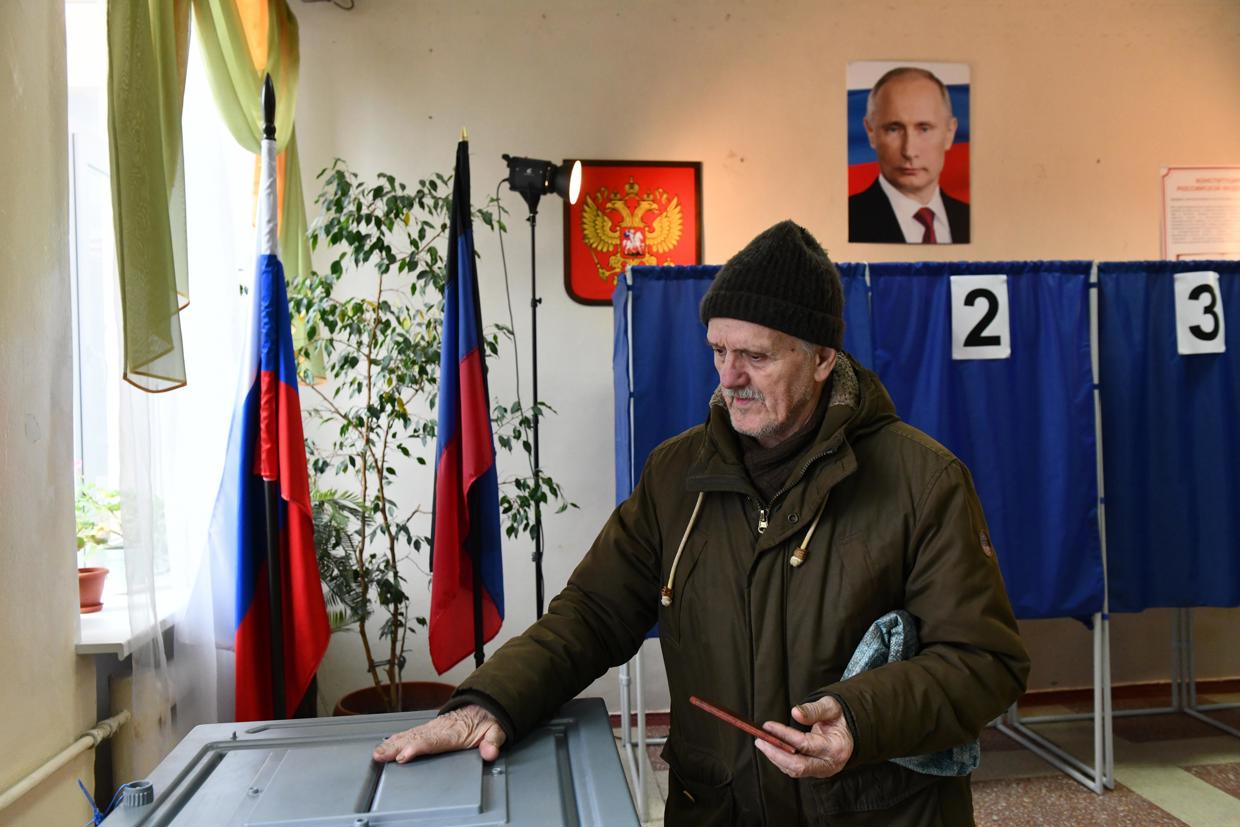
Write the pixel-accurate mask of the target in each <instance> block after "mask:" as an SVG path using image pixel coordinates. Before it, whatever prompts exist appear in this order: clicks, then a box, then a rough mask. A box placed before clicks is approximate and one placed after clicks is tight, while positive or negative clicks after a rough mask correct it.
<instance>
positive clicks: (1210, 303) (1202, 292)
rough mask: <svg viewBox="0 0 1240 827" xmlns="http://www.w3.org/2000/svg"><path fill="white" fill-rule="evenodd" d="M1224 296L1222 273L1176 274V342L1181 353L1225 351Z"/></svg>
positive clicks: (1189, 354) (1177, 350)
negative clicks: (1220, 286)
mask: <svg viewBox="0 0 1240 827" xmlns="http://www.w3.org/2000/svg"><path fill="white" fill-rule="evenodd" d="M1225 340H1226V335H1225V330H1224V327H1223V297H1222V296H1221V295H1220V294H1219V291H1218V273H1215V272H1211V271H1208V270H1207V271H1200V272H1195V273H1176V274H1175V345H1176V352H1177V353H1179V354H1180V355H1181V356H1195V355H1197V354H1199V353H1225V352H1226V351H1227V348H1226V345H1225Z"/></svg>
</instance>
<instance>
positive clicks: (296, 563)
mask: <svg viewBox="0 0 1240 827" xmlns="http://www.w3.org/2000/svg"><path fill="white" fill-rule="evenodd" d="M275 158H276V149H275V141H273V140H270V139H267V140H264V141H263V142H262V178H261V183H260V191H259V199H258V268H257V272H256V274H255V284H254V287H253V289H252V290H251V295H252V297H253V317H252V320H251V332H250V336H249V349H248V355H247V361H246V362H245V365H246V366H247V367H246V371H247V375H246V377H245V378H244V380H243V382H242V383H241V385H240V388H239V394H238V396H239V397H240V398H239V399H238V405H237V409H236V412H235V413H234V416H233V423H232V429H231V432H230V434H229V444H228V455H227V459H226V461H225V467H224V478H223V481H222V482H221V484H220V493H219V496H218V497H217V499H216V505H215V513H214V515H213V517H212V523H213V530H214V529H217V528H218V529H220V530H221V531H220V533H221V534H223V537H224V541H223V544H222V545H223V546H224V548H223V549H222V550H219V551H220V552H221V553H217V554H216V555H215V558H214V561H213V574H212V577H213V580H214V583H215V586H214V589H215V595H216V611H215V616H216V619H217V623H216V644H217V646H219V647H220V648H223V649H233V650H234V651H235V653H236V663H235V666H236V672H235V703H236V706H235V719H236V720H238V721H257V720H265V719H269V718H272V717H274V709H273V704H272V689H271V685H272V681H271V679H272V669H271V624H270V611H269V605H270V603H269V599H268V570H267V514H266V500H265V491H264V481H267V480H270V481H275V482H276V483H277V484H278V490H279V496H278V498H277V509H276V510H277V515H278V521H277V527H278V531H277V537H278V552H279V557H280V559H281V569H282V571H281V573H280V583H281V593H282V598H281V603H282V609H283V613H282V626H283V628H282V630H281V633H282V635H283V649H284V697H285V702H284V708H285V711H286V713H291V712H292V710H294V709H295V708H296V707H297V705H298V703H299V702H300V701H301V699H302V696H303V695H305V692H306V689H307V688H308V687H309V685H310V680H311V678H312V677H313V676H314V672H315V670H316V669H318V666H319V662H320V661H321V660H322V659H323V654H324V653H325V652H326V651H327V642H328V637H329V635H330V634H331V629H330V626H329V624H328V621H327V609H326V607H325V605H324V602H323V588H322V585H321V583H320V580H319V568H318V562H317V560H316V558H315V550H314V527H313V522H312V520H311V512H310V486H309V482H308V479H307V474H306V448H305V441H304V439H303V437H302V427H301V402H300V400H299V398H298V393H297V369H296V362H295V360H294V355H293V336H292V330H291V328H290V324H289V309H288V294H287V292H286V291H285V284H284V267H283V265H281V264H280V259H279V257H278V255H277V253H278V241H277V233H276V221H277V214H276V193H275V180H276V174H275ZM228 618H231V623H227V622H226V619H228Z"/></svg>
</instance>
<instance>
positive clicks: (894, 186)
mask: <svg viewBox="0 0 1240 827" xmlns="http://www.w3.org/2000/svg"><path fill="white" fill-rule="evenodd" d="M847 86H848V96H847V97H848V240H849V241H850V242H853V243H861V244H968V243H969V241H970V235H971V227H970V208H969V66H968V64H967V63H933V62H925V61H899V60H858V61H853V62H851V63H849V64H848V74H847Z"/></svg>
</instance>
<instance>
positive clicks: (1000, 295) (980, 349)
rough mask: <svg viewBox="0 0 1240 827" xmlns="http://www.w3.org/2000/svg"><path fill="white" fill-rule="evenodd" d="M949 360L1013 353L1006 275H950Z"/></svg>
mask: <svg viewBox="0 0 1240 827" xmlns="http://www.w3.org/2000/svg"><path fill="white" fill-rule="evenodd" d="M951 290H952V359H1007V358H1009V357H1011V355H1012V326H1011V323H1010V321H1009V314H1008V289H1007V276H952V277H951Z"/></svg>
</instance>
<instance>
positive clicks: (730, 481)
mask: <svg viewBox="0 0 1240 827" xmlns="http://www.w3.org/2000/svg"><path fill="white" fill-rule="evenodd" d="M831 388H832V395H831V400H830V404H829V407H828V408H827V412H826V415H825V416H824V418H823V424H822V427H821V429H820V430H819V433H818V436H817V437H816V439H815V440H814V442H813V443H812V444H811V446H810V448H809V449H808V450H807V451H806V453H805V455H804V458H803V459H802V460H800V461H798V463H797V465H796V469H795V471H794V472H793V475H792V477H791V478H790V479H789V481H788V483H787V484H786V485H785V486H784V487H783V489H781V491H780V492H779V493H777V494H776V495H775V496H774V497H773V498H772V500H771V501H770V502H769V503H768V502H762V501H761V499H760V495H759V494H758V493H757V492H756V491H755V490H754V488H753V486H752V484H751V483H750V482H749V479H748V476H747V475H746V473H745V470H744V466H743V464H742V457H741V447H740V445H739V442H738V439H737V437H736V434H735V432H733V430H732V428H731V425H730V423H729V419H728V415H727V411H726V410H725V409H724V408H723V407H722V404H721V403H718V402H716V403H713V404H712V405H711V407H710V413H709V417H708V419H707V421H706V423H705V425H703V426H699V427H696V428H693V429H691V430H689V431H686V432H685V433H683V434H681V435H679V436H677V437H675V438H673V439H670V440H668V441H667V442H665V443H663V444H662V445H660V446H659V447H658V448H657V449H655V450H654V451H653V452H652V453H651V455H650V458H649V459H648V461H647V462H646V466H645V469H644V471H643V473H642V478H641V481H640V482H639V484H638V486H637V488H636V490H635V491H634V492H633V494H632V496H630V497H629V498H628V500H626V501H625V502H624V503H623V504H622V505H620V506H619V507H618V508H617V509H616V510H615V512H614V513H613V514H612V515H611V518H610V519H609V520H608V522H607V524H606V525H605V526H604V528H603V530H602V532H601V533H600V534H599V536H598V539H597V540H595V542H594V545H593V546H592V547H591V549H590V551H589V553H588V554H587V555H586V556H585V558H584V559H583V560H582V561H581V564H580V565H579V566H578V567H577V569H576V571H574V572H573V575H572V576H571V577H570V578H569V581H568V585H567V586H566V587H565V588H564V590H563V591H562V592H561V593H560V594H559V596H557V597H556V598H555V599H554V600H553V601H552V602H551V604H550V606H549V607H548V611H547V614H546V615H545V616H544V617H543V618H542V619H541V620H539V621H538V622H537V623H535V624H534V625H533V626H531V627H530V629H529V630H528V631H526V632H525V633H524V634H523V635H521V636H520V637H518V638H515V639H513V640H511V641H509V642H508V643H507V644H505V645H504V646H503V647H502V648H501V649H500V650H499V651H498V652H496V653H495V655H494V657H492V658H491V660H490V661H489V662H488V663H486V664H485V665H484V666H483V667H482V668H480V669H479V670H477V671H476V672H475V673H474V674H473V675H472V676H470V677H469V678H468V679H467V680H466V681H465V682H464V683H463V684H462V686H461V689H460V690H459V693H460V695H461V698H460V700H462V701H464V700H466V699H468V698H469V697H470V695H471V694H473V693H482V695H484V696H486V697H487V698H488V699H491V700H492V701H493V702H494V705H498V706H499V707H500V708H501V709H502V711H503V713H505V714H504V715H502V716H501V717H502V718H506V719H507V720H506V721H505V724H506V726H507V727H509V728H511V730H512V732H511V733H510V734H511V735H513V736H515V737H517V738H519V737H521V736H522V735H523V734H525V733H526V732H529V731H530V730H531V729H532V728H533V727H534V726H535V725H537V724H538V723H539V722H540V721H541V720H543V719H545V718H546V717H547V716H549V715H550V714H552V713H553V712H554V711H555V710H556V709H557V708H558V707H559V706H560V705H561V704H562V703H563V702H564V701H566V700H568V699H569V698H572V697H573V696H574V695H576V694H577V693H578V692H580V691H581V690H582V689H584V688H585V687H586V686H587V685H588V684H589V683H590V682H591V681H593V680H594V679H596V678H598V677H599V676H600V675H602V674H603V673H604V672H605V671H606V670H607V669H608V668H609V667H612V666H616V665H619V664H622V663H625V662H626V661H628V660H629V659H630V658H631V657H632V656H633V655H634V653H635V652H636V651H637V649H638V646H639V645H640V644H641V642H642V639H643V637H644V635H645V634H646V632H647V630H649V629H650V628H651V626H652V625H653V624H654V623H655V622H656V621H657V622H658V623H659V629H660V639H661V642H662V647H663V657H664V662H665V664H666V669H667V679H668V688H669V690H670V693H671V734H670V735H669V737H668V742H667V746H666V748H665V750H664V756H665V758H666V760H667V762H668V764H669V765H670V767H671V773H670V778H669V788H670V789H669V798H668V802H667V811H666V815H665V820H666V823H667V824H668V825H669V827H676V826H677V825H707V824H710V825H714V824H720V825H725V824H738V825H751V824H752V825H760V824H761V825H771V827H779V826H780V825H793V824H821V825H882V827H897V826H898V825H906V824H907V825H940V824H942V825H967V824H972V823H973V817H972V803H971V798H970V794H969V780H968V778H967V777H961V778H938V777H934V776H928V775H920V774H918V773H915V772H912V771H911V770H907V769H905V768H903V767H900V766H898V765H896V764H893V763H891V762H889V761H888V760H887V759H889V758H893V757H899V756H907V755H918V754H923V753H930V752H936V751H938V750H942V749H945V748H949V747H952V746H955V745H958V744H963V743H966V742H968V741H970V740H972V739H974V738H976V737H977V735H978V733H979V732H980V731H981V729H982V728H983V727H984V726H985V725H986V723H987V722H988V721H990V720H991V719H993V718H994V717H996V716H997V715H999V714H1000V713H1001V712H1003V711H1004V710H1005V709H1006V708H1007V707H1008V705H1010V704H1011V703H1012V702H1013V701H1014V700H1016V698H1017V697H1018V696H1019V695H1020V693H1021V692H1022V691H1023V689H1024V686H1025V679H1026V676H1027V673H1028V668H1029V661H1028V657H1027V655H1026V654H1025V650H1024V647H1023V646H1022V645H1021V641H1020V638H1019V636H1018V634H1017V630H1016V623H1015V621H1014V619H1013V617H1012V609H1011V606H1010V604H1009V602H1008V599H1007V595H1006V593H1005V592H1004V588H1003V581H1002V579H1001V576H1000V573H999V566H998V564H997V561H996V559H995V557H994V550H993V549H992V547H991V544H990V541H989V539H988V534H987V528H986V522H985V519H984V517H983V516H982V509H981V506H980V504H979V502H978V499H977V495H976V493H975V491H974V489H973V483H972V480H971V478H970V476H969V473H968V471H967V470H966V469H965V468H964V466H963V465H961V463H960V462H959V461H958V460H957V459H956V458H955V457H953V456H952V455H951V454H950V453H949V452H948V451H947V450H946V449H945V448H943V447H942V446H941V445H939V444H938V443H936V442H935V441H934V440H932V439H930V438H929V437H928V436H926V435H925V434H923V433H921V432H919V431H917V430H916V429H914V428H912V427H910V426H908V425H906V424H904V423H903V422H901V421H900V420H899V419H898V418H897V417H896V415H895V412H894V407H893V405H892V403H891V400H890V398H889V397H888V395H887V392H886V391H885V390H884V389H883V387H882V385H881V384H880V383H879V381H878V378H877V377H876V376H875V375H874V374H872V373H870V372H869V371H867V370H865V369H863V368H860V367H859V366H855V363H853V362H852V361H851V360H850V359H849V358H848V357H847V356H845V355H844V354H840V359H839V361H838V363H837V366H836V368H835V372H834V375H833V381H832V383H831ZM699 494H702V495H703V496H702V497H701V507H700V513H699V515H698V518H697V520H696V523H695V525H694V528H693V530H692V531H691V532H690V533H689V535H688V539H687V541H685V544H684V551H683V553H682V555H681V559H680V561H679V563H678V565H677V567H676V571H675V577H674V580H673V582H672V584H671V587H672V601H671V605H670V606H668V607H663V606H661V605H660V599H659V596H660V588H661V587H663V586H664V585H665V584H666V583H667V578H668V574H669V570H670V568H671V566H672V560H673V557H674V555H675V553H676V550H677V548H678V547H679V546H680V545H681V542H682V539H683V538H684V535H685V530H686V527H687V525H688V523H689V520H690V515H691V513H692V512H693V509H694V506H695V503H696V502H697V501H698V499H699ZM820 510H821V517H820V518H819V520H818V522H817V524H816V526H815V528H814V531H813V534H812V537H811V540H810V542H809V544H808V547H807V551H806V554H805V559H804V563H803V565H801V566H799V567H793V566H792V565H790V563H789V561H790V558H791V556H792V553H793V551H794V550H795V549H796V548H797V546H798V545H799V544H800V543H801V542H802V539H803V538H804V536H805V534H806V532H807V530H808V529H809V527H810V525H811V524H813V523H814V520H815V516H816V515H818V514H819V512H820ZM760 522H762V523H764V529H763V530H762V531H759V523H760ZM893 609H904V610H905V611H907V612H908V613H909V614H911V615H912V616H913V617H914V618H915V619H916V621H917V624H918V634H919V637H920V640H921V646H922V648H921V651H920V653H919V654H918V655H916V656H915V657H913V658H912V659H910V660H907V661H903V662H900V663H892V664H888V665H885V666H881V667H879V668H876V669H873V670H871V671H869V672H865V673H863V674H861V675H858V676H856V677H853V678H851V679H849V680H847V681H841V680H840V676H841V674H842V672H843V670H844V668H845V666H846V665H847V664H848V660H849V657H850V656H851V654H852V652H853V650H854V649H855V648H856V646H857V644H858V642H859V641H860V640H861V638H862V636H863V635H864V633H865V631H866V629H867V628H868V627H869V626H870V624H871V623H873V622H874V620H876V619H877V618H878V617H880V616H881V615H883V614H885V613H887V612H889V611H892V610H893ZM824 694H830V695H834V696H836V697H837V698H838V699H839V700H840V701H842V702H843V704H844V706H845V708H846V714H847V717H848V722H849V725H850V727H851V729H852V731H853V735H854V740H855V749H854V752H853V756H852V759H851V760H850V761H849V763H848V766H847V767H846V768H845V769H844V771H843V772H841V773H840V774H838V775H837V776H835V777H833V778H828V779H802V780H794V779H792V778H789V777H787V776H785V775H784V774H782V773H781V772H780V771H779V770H777V769H776V768H775V767H774V766H773V765H772V764H770V763H769V762H768V761H767V760H766V758H765V757H764V756H763V755H762V754H761V753H759V752H758V751H757V750H756V749H755V747H754V746H753V738H752V737H750V736H747V735H745V734H744V733H742V732H740V731H738V730H736V729H733V728H731V727H729V726H727V725H724V724H722V723H721V722H719V721H718V720H716V719H715V718H713V717H711V716H709V715H707V714H706V713H704V712H702V711H700V710H698V709H697V708H696V707H693V706H691V705H690V704H689V696H690V695H698V696H700V697H702V698H705V699H707V700H710V701H713V702H715V703H716V704H718V705H721V706H724V707H728V708H730V709H733V710H735V711H737V712H739V713H741V714H742V715H744V716H745V717H748V718H750V719H752V720H755V721H758V722H761V721H765V720H777V721H785V722H788V721H790V720H791V718H790V715H791V708H792V706H793V705H795V704H797V703H800V702H803V701H806V700H809V699H814V698H818V697H821V696H823V695H824ZM474 697H477V696H476V695H474Z"/></svg>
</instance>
